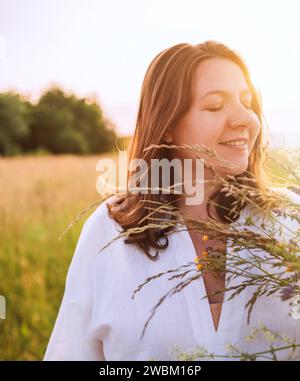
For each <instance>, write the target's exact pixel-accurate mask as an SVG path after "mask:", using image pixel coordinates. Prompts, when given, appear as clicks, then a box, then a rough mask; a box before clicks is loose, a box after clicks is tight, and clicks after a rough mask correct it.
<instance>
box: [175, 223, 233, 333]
mask: <svg viewBox="0 0 300 381" xmlns="http://www.w3.org/2000/svg"><path fill="white" fill-rule="evenodd" d="M184 227H185V230H182V232H183V233H184V235H185V237H186V239H187V241H188V245H189V247H190V250H187V251H188V252H189V253H191V254H192V255H191V256H192V258H191V260H193V261H194V259H195V258H197V256H198V254H197V250H196V248H195V246H194V243H193V240H192V238H191V236H190V234H189V232H188V230H187V227H186V225H184ZM226 262H227V261H226ZM227 274H228V273H227V271H225V287H227V283H228V275H227ZM192 283H193V282H192ZM200 292H201V294H199V298H201V299H202V302H203V303H202V305H203V308H204V309H205V315H206V316H207V317H208V316H209V318H208V321H209V323H208V325H209V332H211V331H212V330H213V332H214V333H215V334H217V333H219V332H220V330H222V327H223V320H224V315H225V314H226V311H225V308H226V298H227V292H226V291H224V293H223V302H222V308H221V313H220V318H219V322H218V328H217V330H216V329H215V325H214V321H213V316H212V312H211V309H210V303H209V300H208V297H207V290H206V287H205V282H204V278H203V276H201V277H200ZM204 296H205V297H204Z"/></svg>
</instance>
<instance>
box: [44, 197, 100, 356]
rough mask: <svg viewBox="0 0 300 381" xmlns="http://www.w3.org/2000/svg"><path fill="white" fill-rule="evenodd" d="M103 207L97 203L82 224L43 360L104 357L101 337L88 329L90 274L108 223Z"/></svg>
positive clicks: (91, 289)
mask: <svg viewBox="0 0 300 381" xmlns="http://www.w3.org/2000/svg"><path fill="white" fill-rule="evenodd" d="M104 208H106V206H105V205H103V204H101V205H100V206H98V208H97V209H96V210H95V211H94V212H93V213H92V215H90V217H89V218H88V219H87V221H86V222H85V224H84V226H83V228H82V231H81V234H80V237H79V240H78V243H77V246H76V249H75V252H74V255H73V258H72V261H71V264H70V267H69V270H68V274H67V278H66V283H65V291H64V295H63V299H62V302H61V306H60V309H59V312H58V315H57V318H56V322H55V325H54V328H53V331H52V334H51V337H50V340H49V343H48V346H47V349H46V352H45V355H44V361H49V360H65V361H66V360H68V361H80V360H92V361H96V360H97V361H105V358H104V354H103V345H102V342H101V340H99V339H98V338H97V337H94V336H93V334H91V332H90V331H89V324H90V321H91V316H92V309H93V305H92V304H93V303H92V301H93V294H92V292H93V287H92V275H91V274H92V268H93V260H94V259H95V256H96V254H97V251H98V250H99V239H98V238H99V232H100V235H101V230H102V229H101V228H102V227H103V226H101V223H102V225H103V223H105V220H102V216H103V211H104ZM99 225H100V226H99Z"/></svg>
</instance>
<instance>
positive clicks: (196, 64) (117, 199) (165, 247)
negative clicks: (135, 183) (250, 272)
mask: <svg viewBox="0 0 300 381" xmlns="http://www.w3.org/2000/svg"><path fill="white" fill-rule="evenodd" d="M184 144H186V145H194V144H196V145H203V146H205V147H208V148H209V149H213V150H214V151H215V153H216V155H217V156H211V155H209V153H208V152H201V153H199V152H196V151H192V150H190V149H181V148H179V147H178V146H182V145H184ZM151 145H154V146H152V148H151V149H147V150H145V148H146V147H150V146H151ZM172 145H174V146H176V147H173V149H170V148H172ZM265 145H266V139H265V127H264V124H263V117H262V109H261V100H260V97H259V95H258V92H257V91H256V89H255V87H254V85H253V83H252V81H251V79H250V75H249V71H248V69H247V67H246V64H245V62H244V61H243V59H242V58H241V57H240V55H238V54H237V53H236V52H234V51H233V50H231V49H230V48H228V47H227V46H225V45H223V44H221V43H218V42H215V41H206V42H204V43H202V44H198V45H190V44H186V43H182V44H178V45H175V46H172V47H170V48H168V49H165V50H163V51H162V52H161V53H160V54H158V55H157V56H156V57H155V58H154V59H153V61H152V62H151V64H150V66H149V68H148V70H147V72H146V75H145V78H144V81H143V85H142V89H141V96H140V102H139V110H138V115H137V121H136V128H135V132H134V136H133V139H132V142H131V146H130V150H129V162H130V161H131V160H134V159H137V160H141V159H142V160H144V162H145V163H147V164H148V168H149V172H148V175H150V172H151V165H150V164H151V160H152V159H163V158H164V159H168V160H172V159H179V160H180V162H183V161H184V160H186V159H192V161H193V162H195V159H196V158H202V159H204V161H205V163H206V166H205V167H204V171H203V176H204V200H203V202H202V203H198V204H195V205H189V204H188V203H186V202H185V201H186V196H184V195H182V194H181V195H179V194H174V193H173V194H163V195H161V194H156V193H154V194H153V193H151V192H149V193H142V192H138V193H131V192H126V193H123V194H121V195H117V194H115V195H112V196H111V197H109V198H108V199H106V200H105V201H104V202H103V203H102V204H101V205H100V206H99V207H98V208H97V209H96V210H95V211H94V212H93V213H92V215H91V216H90V217H89V218H88V220H87V221H86V222H85V224H84V227H83V229H82V232H81V235H80V238H79V241H78V244H77V247H76V250H75V254H74V257H73V260H72V262H71V265H70V268H69V271H68V275H67V279H66V288H65V292H64V296H63V300H62V303H61V307H60V310H59V314H58V317H57V320H56V323H55V326H54V329H53V332H52V335H51V338H50V341H49V344H48V347H47V351H46V353H45V358H44V359H45V360H150V359H156V360H175V359H176V358H175V356H174V352H173V348H174V345H176V344H177V345H179V347H180V349H181V350H183V351H190V350H194V349H196V347H197V346H199V345H200V346H204V347H205V348H206V349H207V351H208V352H209V353H214V354H219V355H221V354H224V353H225V352H226V350H225V346H226V343H231V344H233V345H237V346H239V347H240V348H241V349H243V350H247V351H250V352H251V351H259V350H263V349H264V348H265V344H266V343H265V341H263V340H261V341H259V340H258V341H255V342H254V343H252V344H249V343H247V342H246V341H245V340H244V337H245V336H246V335H248V334H249V328H250V326H249V325H248V324H247V313H246V311H245V304H246V302H247V300H248V299H249V298H250V297H251V293H250V290H248V288H247V289H245V290H244V292H242V293H240V294H239V295H238V296H236V297H234V298H232V299H231V300H227V297H228V296H229V295H226V291H225V292H220V293H215V294H214V292H215V291H218V290H222V289H224V288H225V286H227V285H228V284H229V283H228V282H229V280H228V279H227V278H226V271H223V272H220V273H219V274H217V276H216V274H215V273H213V272H206V273H204V274H203V277H201V278H199V279H197V280H195V281H193V282H191V283H190V284H189V285H188V286H187V287H185V288H184V289H182V291H181V292H178V293H176V294H174V295H172V296H171V297H169V298H167V299H166V300H165V301H164V302H163V303H162V304H161V305H160V307H159V308H158V309H157V311H156V313H155V315H154V317H153V318H152V320H151V321H150V323H149V325H148V327H147V330H146V331H145V333H144V336H143V338H142V339H140V338H141V333H142V331H143V328H144V324H145V322H146V321H147V319H148V317H149V315H150V313H151V310H152V308H153V307H154V306H155V304H156V303H157V302H158V301H159V299H160V298H161V297H162V296H163V295H164V294H165V293H167V292H168V291H169V290H170V289H171V288H172V287H173V286H174V285H176V283H178V279H171V280H169V279H168V278H170V277H159V278H157V279H155V280H153V281H151V282H149V283H148V284H146V285H145V286H144V287H143V288H141V289H140V290H139V292H137V293H136V294H135V297H134V298H132V294H133V292H134V290H136V289H137V287H138V285H140V284H141V283H143V282H144V281H145V279H146V278H148V277H150V276H153V275H155V274H158V273H161V272H164V271H167V270H169V269H175V268H177V267H178V266H181V265H184V264H186V263H188V262H193V261H194V259H195V257H197V258H202V256H203V255H204V254H203V253H204V252H207V248H208V247H210V248H215V249H216V248H218V249H220V250H224V252H225V253H226V250H229V247H227V243H226V242H225V241H224V240H217V239H210V238H209V237H205V239H204V237H203V235H201V234H200V233H199V232H193V231H192V230H191V229H190V230H189V229H187V228H186V226H185V225H184V224H182V223H181V222H182V220H181V222H180V221H178V220H175V223H173V224H171V226H167V227H166V226H165V225H164V226H163V223H164V221H165V219H164V218H162V215H161V214H160V212H159V210H158V209H157V210H154V212H153V211H152V212H151V217H152V220H151V222H153V221H154V222H155V224H154V225H155V226H154V225H153V226H152V227H151V226H149V220H147V218H146V217H147V216H148V215H149V209H148V208H147V206H148V207H149V206H151V207H152V208H153V205H158V204H155V203H154V202H157V201H159V202H165V203H171V204H172V205H174V206H176V207H177V208H179V210H181V211H182V212H183V213H185V214H187V215H189V216H191V217H193V218H195V219H201V220H203V221H206V220H208V219H213V220H215V221H216V222H221V223H225V224H235V223H237V222H242V221H244V220H245V218H246V216H249V214H251V208H249V206H248V205H247V204H243V205H239V208H238V210H235V213H234V214H232V211H231V207H232V205H233V202H234V201H235V197H234V195H229V196H228V195H227V197H226V196H225V194H224V192H221V191H220V185H218V184H217V182H216V181H214V180H215V179H216V173H217V174H218V175H220V176H221V177H223V178H229V177H228V175H232V176H234V177H235V178H236V179H237V181H238V183H241V184H243V183H245V184H246V183H247V179H246V178H245V177H243V176H242V175H243V174H246V173H247V174H248V176H249V174H250V176H252V178H253V179H255V182H252V185H253V186H254V187H257V188H258V189H260V190H264V189H267V188H268V183H267V181H266V177H265V175H264V173H263V168H262V162H263V157H264V156H263V154H264V148H265ZM220 158H221V159H222V160H226V162H227V163H231V164H233V165H232V166H231V167H230V166H229V167H228V166H224V165H222V164H223V162H222V161H221V160H220ZM212 168H214V170H212ZM133 172H134V171H131V172H128V181H129V179H130V178H132V176H133ZM192 179H193V181H195V180H197V172H196V170H195V168H193V169H192ZM172 184H173V185H174V177H173V178H172ZM211 201H214V202H211ZM253 201H254V202H256V203H259V200H255V199H254V196H253ZM163 217H165V218H169V221H173V220H174V218H175V217H174V215H173V214H170V215H169V216H163ZM173 222H174V221H173ZM293 223H294V222H293V221H289V224H290V226H291V225H292V224H293ZM182 226H183V227H184V228H186V229H178V227H182ZM137 227H138V228H143V227H147V228H145V229H144V230H143V229H140V230H139V231H136V232H132V229H133V228H137ZM130 229H131V230H130ZM122 231H124V232H130V231H131V234H128V235H127V237H126V238H125V237H124V236H122V238H121V239H116V240H114V238H116V237H117V236H119V234H120V232H122ZM172 231H173V233H174V234H169V233H171V232H172ZM108 243H110V244H109V245H107V244H108ZM103 247H104V249H103V250H102V251H101V252H99V250H100V249H101V248H103ZM240 254H241V256H242V255H243V254H244V255H247V250H245V249H244V250H241V253H240ZM238 281H239V279H238V278H236V279H235V280H234V281H233V283H234V282H236V284H237V283H238ZM233 283H230V284H231V285H232V284H233ZM251 291H253V290H251ZM205 295H208V298H203V296H205ZM226 296H227V297H226ZM288 312H289V304H288V303H287V302H286V303H284V302H283V301H281V300H280V299H279V298H278V297H275V296H274V295H272V296H270V297H268V298H264V297H261V298H260V299H259V300H258V301H257V303H256V305H255V306H254V308H253V312H252V316H253V317H252V326H255V324H256V323H258V322H262V323H263V324H265V325H266V326H267V327H268V328H270V329H273V330H275V331H276V330H279V331H280V332H283V333H285V334H286V335H291V336H292V337H293V338H295V339H298V341H300V323H299V321H297V320H293V319H292V318H290V317H288ZM281 355H282V356H283V358H284V356H285V355H286V353H285V352H284V351H282V352H281Z"/></svg>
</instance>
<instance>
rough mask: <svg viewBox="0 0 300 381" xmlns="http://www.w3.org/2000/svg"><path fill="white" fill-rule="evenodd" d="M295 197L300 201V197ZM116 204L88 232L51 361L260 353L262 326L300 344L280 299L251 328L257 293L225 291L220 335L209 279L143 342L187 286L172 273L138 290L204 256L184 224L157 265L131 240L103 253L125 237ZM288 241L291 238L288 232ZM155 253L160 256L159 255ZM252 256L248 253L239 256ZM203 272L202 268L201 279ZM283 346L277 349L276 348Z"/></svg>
mask: <svg viewBox="0 0 300 381" xmlns="http://www.w3.org/2000/svg"><path fill="white" fill-rule="evenodd" d="M274 189H275V188H274ZM287 192H289V194H290V195H291V198H293V199H294V200H297V202H299V199H300V197H298V196H297V197H296V196H295V194H294V193H292V192H291V191H287ZM113 197H115V196H111V197H110V198H108V199H107V200H105V201H104V202H102V203H101V204H100V205H99V206H98V207H97V208H96V210H95V211H94V212H93V213H92V214H91V215H90V216H89V217H88V219H87V220H86V222H85V224H84V226H83V228H82V231H81V234H80V237H79V240H78V243H77V246H76V250H75V253H74V256H73V258H72V261H71V264H70V267H69V270H68V274H67V278H66V284H65V291H64V295H63V299H62V302H61V306H60V309H59V312H58V316H57V319H56V322H55V325H54V328H53V331H52V334H51V337H50V340H49V343H48V346H47V349H46V352H45V355H44V360H102V361H104V360H112V361H116V360H144V361H147V360H176V359H177V358H176V356H175V354H174V351H173V350H172V349H173V348H174V347H173V346H174V345H175V344H176V345H179V347H180V349H181V350H183V351H186V352H192V351H194V350H195V349H196V348H197V346H203V347H204V348H205V349H206V350H207V351H208V352H209V353H214V354H216V355H224V354H226V344H227V343H230V344H232V345H235V346H237V347H238V348H239V349H241V350H244V351H246V352H249V353H253V352H258V351H262V350H266V349H268V348H269V345H270V342H268V341H266V339H265V338H264V337H263V336H262V337H260V338H258V339H256V340H254V341H252V342H249V341H246V340H245V336H247V335H249V333H250V327H258V326H259V323H263V324H264V325H265V326H266V327H267V328H269V329H271V330H273V331H276V332H279V333H283V334H286V335H288V336H290V337H292V338H293V339H295V340H296V342H297V343H300V319H298V320H296V319H293V318H292V317H291V316H289V315H288V313H289V311H290V306H289V301H282V300H281V299H280V297H279V296H278V295H277V296H274V295H271V296H268V297H266V296H262V297H260V298H259V299H258V300H257V302H256V303H255V305H254V308H253V311H252V316H251V320H250V324H249V325H248V324H247V321H246V320H247V311H246V310H245V304H246V302H247V301H248V300H249V299H250V297H251V295H252V293H253V289H252V290H250V287H247V288H246V289H245V290H244V291H243V292H242V293H241V294H240V295H238V296H235V297H234V298H233V299H231V300H227V298H228V296H230V294H228V293H227V292H226V291H225V294H224V302H223V306H222V312H221V317H220V321H219V327H218V330H217V332H216V331H215V328H214V325H213V320H212V315H211V311H210V307H209V302H208V299H207V298H203V297H204V296H205V295H206V290H205V286H204V282H203V279H202V278H198V279H197V280H195V281H192V282H191V283H190V284H189V285H188V286H186V287H185V288H184V289H183V290H182V291H180V292H178V293H176V294H174V295H171V296H170V297H168V298H167V299H166V300H165V301H164V302H163V303H162V304H161V305H160V306H159V307H158V309H157V311H156V313H155V315H154V316H153V318H152V320H151V321H150V322H149V325H148V327H147V329H146V332H145V335H144V337H143V338H142V340H140V337H141V333H142V330H143V327H144V324H145V322H146V321H147V319H148V317H149V315H150V313H151V309H152V308H153V307H154V306H155V304H156V303H157V302H158V301H159V299H160V298H161V297H162V296H163V295H164V294H165V293H167V292H168V291H169V290H171V288H172V287H174V286H175V285H176V284H178V282H179V281H180V279H177V280H176V279H173V280H168V278H170V276H171V275H172V273H171V274H167V275H164V276H162V277H159V278H157V279H155V280H152V281H151V282H149V283H148V284H146V285H145V286H144V287H142V288H141V290H140V291H139V292H137V293H136V294H135V297H134V298H133V299H132V298H131V296H132V294H133V291H134V290H135V289H136V288H137V286H138V285H139V284H141V283H143V281H144V280H145V279H146V278H147V277H150V276H153V275H155V274H157V273H160V272H163V271H166V270H169V269H176V268H178V267H179V266H181V265H185V264H187V263H191V266H192V265H194V266H195V263H194V258H195V257H196V255H197V254H196V251H195V248H194V245H193V243H192V240H191V238H190V235H189V233H188V231H187V230H180V229H182V228H185V229H186V227H185V226H184V225H183V224H178V229H177V228H176V230H177V231H176V232H175V233H173V234H169V235H168V239H169V246H168V247H167V249H162V250H160V253H159V257H160V258H159V260H158V261H156V262H154V261H151V260H150V259H148V258H147V257H146V255H145V254H143V253H142V252H141V250H140V249H138V248H137V247H136V246H135V245H133V244H125V243H124V238H120V239H117V240H115V241H114V242H113V243H111V244H110V245H109V246H107V247H106V248H105V249H104V250H102V251H101V252H99V253H98V251H99V250H100V249H101V248H103V246H104V245H105V244H107V243H108V242H110V241H111V240H112V239H113V238H115V237H117V236H118V235H119V233H120V232H121V231H122V229H121V227H120V226H119V225H118V224H117V223H116V222H115V221H114V220H113V219H111V218H110V217H109V215H108V211H107V207H106V203H108V202H110V200H112V199H113ZM249 213H251V212H250V209H249V208H248V207H246V208H245V209H244V211H243V212H242V214H241V217H240V218H239V220H238V221H239V222H240V221H244V218H245V217H246V216H247V215H249ZM252 217H253V216H252ZM284 223H285V225H286V226H288V228H290V229H293V230H294V229H295V227H296V226H295V224H296V222H295V220H290V219H286V220H285V221H284ZM179 228H180V229H179ZM284 238H285V239H287V238H288V232H286V234H285V233H284ZM150 252H151V254H152V255H153V254H155V252H156V250H155V249H151V251H150ZM247 253H248V251H247V250H246V249H243V250H241V251H240V253H239V254H240V255H241V256H242V255H247ZM256 254H257V253H256ZM196 271H197V269H196V266H195V273H194V274H196ZM272 271H273V272H274V269H273V270H272ZM189 276H191V274H190V275H189ZM184 279H185V278H184ZM239 281H241V280H239V278H236V279H234V280H230V281H229V280H228V277H227V276H226V285H232V284H234V283H239ZM276 344H277V345H276ZM283 345H285V343H282V342H279V343H277V342H276V341H274V342H273V346H274V347H276V346H283ZM277 354H278V358H279V359H286V358H287V352H286V351H285V350H283V351H280V352H278V353H277ZM298 354H299V351H298ZM216 359H218V360H232V359H230V358H216Z"/></svg>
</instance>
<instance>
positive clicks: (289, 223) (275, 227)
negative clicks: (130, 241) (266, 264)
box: [244, 187, 300, 240]
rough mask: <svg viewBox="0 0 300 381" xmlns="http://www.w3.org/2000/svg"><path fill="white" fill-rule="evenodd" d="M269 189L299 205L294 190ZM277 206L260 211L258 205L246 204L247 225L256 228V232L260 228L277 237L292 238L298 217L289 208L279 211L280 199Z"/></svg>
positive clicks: (298, 198) (299, 199) (298, 199)
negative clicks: (271, 232)
mask: <svg viewBox="0 0 300 381" xmlns="http://www.w3.org/2000/svg"><path fill="white" fill-rule="evenodd" d="M269 189H270V190H271V191H272V192H274V193H276V194H277V195H279V196H281V197H282V198H286V199H287V200H289V201H291V202H292V203H294V204H295V205H298V206H300V195H299V194H297V193H296V192H295V191H294V190H292V189H289V188H287V187H270V188H269ZM295 190H297V188H295ZM277 206H278V209H277V208H276V211H275V210H272V209H271V208H270V210H269V209H266V210H265V211H262V210H261V209H260V208H258V207H255V206H251V205H250V206H247V207H246V208H245V209H246V210H245V212H244V217H245V221H246V224H247V226H248V227H249V226H250V228H253V229H254V230H257V232H259V231H260V232H261V231H262V230H261V228H263V229H264V230H265V231H267V230H268V231H269V230H270V231H273V232H274V234H275V236H277V238H278V239H283V240H288V239H290V238H292V236H291V232H296V231H297V230H298V229H299V228H300V225H299V221H298V220H299V219H297V218H295V215H294V217H293V213H292V212H291V209H290V208H289V209H288V210H286V211H287V213H285V211H284V210H281V211H280V200H279V203H278V205H277ZM252 224H253V225H252ZM266 229H267V230H266ZM250 230H251V229H250Z"/></svg>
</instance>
